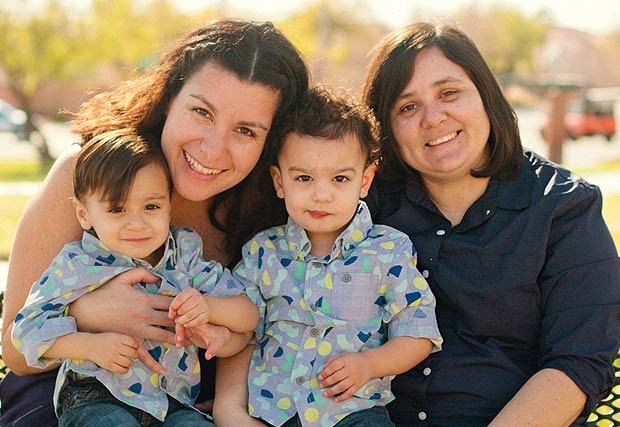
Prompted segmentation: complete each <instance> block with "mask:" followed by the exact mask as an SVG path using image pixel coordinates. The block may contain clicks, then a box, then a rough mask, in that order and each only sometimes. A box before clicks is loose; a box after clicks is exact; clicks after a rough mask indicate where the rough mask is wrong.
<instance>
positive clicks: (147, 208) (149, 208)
mask: <svg viewBox="0 0 620 427" xmlns="http://www.w3.org/2000/svg"><path fill="white" fill-rule="evenodd" d="M144 208H145V209H146V210H147V211H154V210H155V209H159V205H156V204H148V205H146V206H145V207H144Z"/></svg>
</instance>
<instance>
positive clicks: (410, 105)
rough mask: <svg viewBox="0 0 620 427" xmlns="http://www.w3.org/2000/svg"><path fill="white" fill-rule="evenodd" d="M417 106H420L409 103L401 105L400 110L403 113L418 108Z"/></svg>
mask: <svg viewBox="0 0 620 427" xmlns="http://www.w3.org/2000/svg"><path fill="white" fill-rule="evenodd" d="M417 108H418V106H417V105H416V104H407V105H405V106H404V107H401V109H400V111H401V112H402V113H407V112H409V111H413V110H416V109H417Z"/></svg>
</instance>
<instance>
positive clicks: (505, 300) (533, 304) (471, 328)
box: [442, 255, 542, 346]
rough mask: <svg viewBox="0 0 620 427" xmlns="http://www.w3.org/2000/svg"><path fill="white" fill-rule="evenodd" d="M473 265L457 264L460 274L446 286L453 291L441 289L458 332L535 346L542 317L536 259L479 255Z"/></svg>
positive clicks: (538, 268) (512, 343)
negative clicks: (446, 298)
mask: <svg viewBox="0 0 620 427" xmlns="http://www.w3.org/2000/svg"><path fill="white" fill-rule="evenodd" d="M472 264H473V265H469V266H463V265H461V266H460V268H462V269H463V270H462V272H461V273H459V272H458V271H453V274H452V277H454V278H455V283H453V284H452V285H448V286H453V289H454V292H453V291H451V290H450V288H448V289H446V290H445V292H446V295H448V298H449V299H451V300H452V301H451V302H452V304H451V305H452V306H453V307H454V308H455V310H456V311H457V314H456V322H457V329H458V331H459V333H461V334H465V335H470V336H477V337H479V338H483V337H487V338H494V339H497V340H498V341H500V342H502V341H504V342H507V343H511V344H510V345H515V344H517V343H518V342H525V343H527V344H526V346H531V345H534V344H535V343H536V342H537V339H538V335H539V332H540V320H541V313H542V309H541V296H540V289H539V287H538V274H539V271H540V267H539V260H538V259H537V257H534V256H522V255H492V256H491V255H485V256H480V255H478V256H477V257H476V260H475V261H472ZM445 267H446V268H454V269H455V270H458V268H459V267H455V266H445ZM444 286H445V285H444ZM442 287H443V286H442Z"/></svg>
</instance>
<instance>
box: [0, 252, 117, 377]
mask: <svg viewBox="0 0 620 427" xmlns="http://www.w3.org/2000/svg"><path fill="white" fill-rule="evenodd" d="M80 258H83V257H80V256H77V257H76V256H75V252H72V251H71V250H67V249H63V251H62V252H61V253H60V254H59V255H58V256H57V257H56V258H55V259H54V261H53V262H52V264H51V266H50V267H49V268H48V269H47V270H46V271H45V273H44V274H43V276H42V277H41V279H39V280H38V281H37V282H35V283H34V284H33V285H32V288H31V289H30V294H29V295H28V298H27V299H26V303H25V306H24V308H22V310H21V311H20V312H19V313H17V316H16V317H15V321H14V325H13V331H12V334H11V340H12V341H13V345H14V346H15V348H16V349H17V350H18V351H20V352H21V353H22V354H23V355H24V356H25V358H26V363H28V365H29V366H32V367H36V368H45V367H47V366H49V365H52V364H55V363H59V362H62V360H55V359H47V358H42V357H41V356H42V355H43V354H44V353H45V352H46V351H47V350H48V349H49V348H50V347H51V346H52V345H53V344H54V342H55V341H56V338H58V337H61V336H63V335H67V334H70V333H73V332H76V331H77V326H76V323H75V319H74V318H73V317H70V316H67V315H66V310H67V308H68V306H69V304H70V303H71V302H73V301H75V300H77V299H78V298H79V297H81V296H82V295H84V294H86V293H87V292H91V291H93V290H95V289H97V288H98V287H100V286H101V285H102V284H104V283H106V282H107V280H109V279H110V278H112V277H114V276H116V275H118V274H120V273H121V272H122V271H124V270H126V269H127V268H120V267H101V268H97V269H96V270H97V271H98V272H97V273H95V272H94V271H93V269H92V268H90V269H83V268H80V267H84V266H83V265H80ZM82 270H84V271H82Z"/></svg>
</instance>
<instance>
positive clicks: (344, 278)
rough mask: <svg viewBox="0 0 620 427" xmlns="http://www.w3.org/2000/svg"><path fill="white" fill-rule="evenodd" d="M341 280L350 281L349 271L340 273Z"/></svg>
mask: <svg viewBox="0 0 620 427" xmlns="http://www.w3.org/2000/svg"><path fill="white" fill-rule="evenodd" d="M342 281H343V282H344V283H349V282H350V281H351V275H350V274H349V273H344V274H343V275H342Z"/></svg>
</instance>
